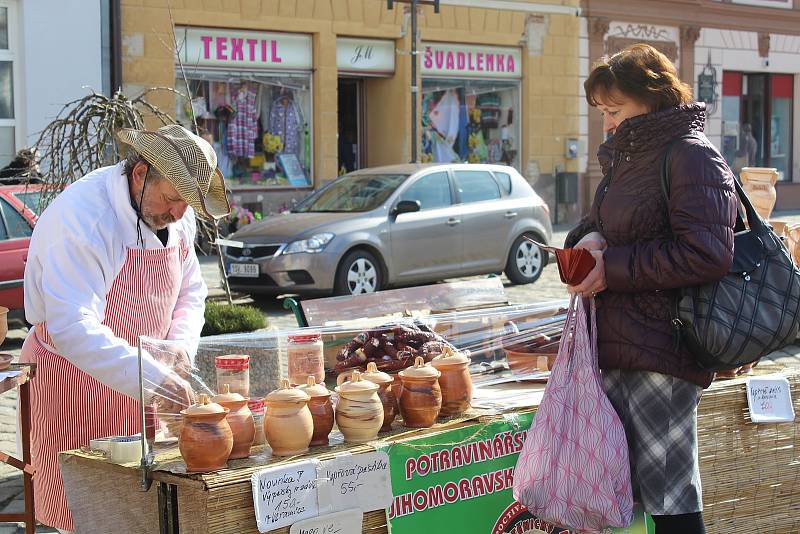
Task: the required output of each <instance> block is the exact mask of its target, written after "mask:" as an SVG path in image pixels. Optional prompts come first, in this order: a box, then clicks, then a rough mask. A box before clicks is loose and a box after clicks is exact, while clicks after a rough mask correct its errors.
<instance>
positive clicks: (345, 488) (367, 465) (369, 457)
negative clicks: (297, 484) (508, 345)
mask: <svg viewBox="0 0 800 534" xmlns="http://www.w3.org/2000/svg"><path fill="white" fill-rule="evenodd" d="M318 476H319V479H320V485H319V508H320V510H321V511H323V512H325V511H327V510H344V509H347V508H349V507H352V506H353V503H358V507H359V508H360V509H361V510H363V511H364V512H369V511H370V510H380V509H383V508H388V507H389V506H391V504H392V499H393V497H392V481H391V478H390V475H389V455H388V454H386V453H385V452H370V453H365V454H355V455H349V454H347V455H343V456H338V457H336V458H333V459H331V460H326V461H323V462H320V464H319V471H318Z"/></svg>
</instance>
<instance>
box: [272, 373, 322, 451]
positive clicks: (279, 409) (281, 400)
mask: <svg viewBox="0 0 800 534" xmlns="http://www.w3.org/2000/svg"><path fill="white" fill-rule="evenodd" d="M309 400H310V397H309V396H308V394H307V393H306V392H305V391H300V390H299V389H296V388H293V387H291V385H290V384H289V380H288V379H286V378H283V379H281V387H280V389H276V390H275V391H273V392H272V393H270V394H269V395H267V398H266V400H265V402H266V403H267V414H266V416H265V417H264V434H265V435H266V437H267V443H269V446H270V447H271V448H272V453H273V454H275V455H276V456H293V455H295V454H302V453H304V452H306V451H308V445H309V443H310V442H311V436H312V435H313V434H314V420H313V418H312V417H311V412H310V411H309V409H308V401H309Z"/></svg>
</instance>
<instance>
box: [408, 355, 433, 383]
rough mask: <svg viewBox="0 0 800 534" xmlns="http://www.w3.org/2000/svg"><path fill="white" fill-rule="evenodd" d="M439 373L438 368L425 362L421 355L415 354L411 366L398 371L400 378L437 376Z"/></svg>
mask: <svg viewBox="0 0 800 534" xmlns="http://www.w3.org/2000/svg"><path fill="white" fill-rule="evenodd" d="M441 375H442V373H441V372H440V371H439V370H438V369H436V368H435V367H432V366H431V364H429V363H425V358H423V357H422V356H417V359H416V360H414V366H413V367H409V368H408V369H403V370H402V371H400V378H405V377H409V378H439V377H440V376H441Z"/></svg>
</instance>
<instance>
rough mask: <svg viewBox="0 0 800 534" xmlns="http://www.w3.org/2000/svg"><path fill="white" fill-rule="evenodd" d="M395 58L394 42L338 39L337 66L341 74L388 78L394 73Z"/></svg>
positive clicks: (348, 38) (349, 38)
mask: <svg viewBox="0 0 800 534" xmlns="http://www.w3.org/2000/svg"><path fill="white" fill-rule="evenodd" d="M394 56H395V46H394V41H386V40H381V39H356V38H351V37H339V38H337V39H336V65H337V67H338V69H339V71H340V72H349V73H354V74H372V75H386V76H388V75H391V74H392V73H394Z"/></svg>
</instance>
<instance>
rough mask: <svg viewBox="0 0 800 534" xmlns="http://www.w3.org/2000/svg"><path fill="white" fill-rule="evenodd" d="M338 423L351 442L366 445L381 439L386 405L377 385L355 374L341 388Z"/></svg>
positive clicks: (345, 436)
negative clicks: (380, 434) (384, 406)
mask: <svg viewBox="0 0 800 534" xmlns="http://www.w3.org/2000/svg"><path fill="white" fill-rule="evenodd" d="M336 392H337V393H338V394H339V403H338V404H337V405H336V424H337V426H338V427H339V430H340V431H341V432H342V435H344V440H345V441H347V442H348V443H365V442H367V441H371V440H374V439H375V438H376V437H378V431H379V430H380V429H381V426H383V404H382V403H381V399H380V398H379V397H378V384H375V383H373V382H370V381H368V380H364V379H362V378H361V373H360V372H358V371H353V374H352V375H351V376H350V380H348V381H347V382H345V383H344V384H342V385H341V386H338V387H337V388H336Z"/></svg>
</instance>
